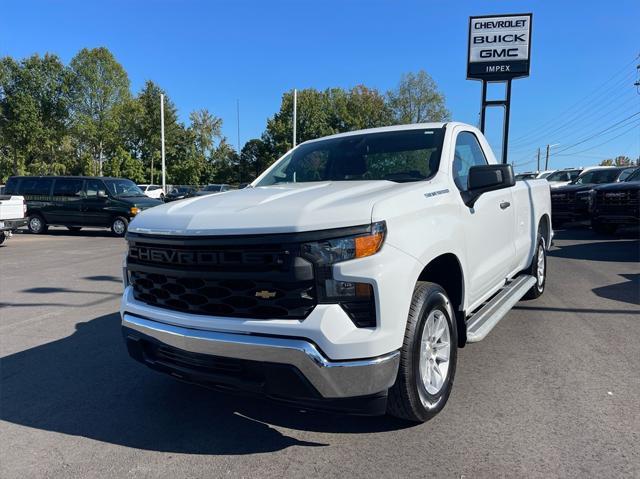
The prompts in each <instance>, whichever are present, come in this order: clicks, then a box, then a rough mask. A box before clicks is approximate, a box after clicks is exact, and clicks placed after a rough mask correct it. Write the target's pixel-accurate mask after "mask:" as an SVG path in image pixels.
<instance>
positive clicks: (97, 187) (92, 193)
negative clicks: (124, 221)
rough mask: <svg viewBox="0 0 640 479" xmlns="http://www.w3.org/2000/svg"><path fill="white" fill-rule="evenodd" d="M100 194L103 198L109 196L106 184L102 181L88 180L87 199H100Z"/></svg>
mask: <svg viewBox="0 0 640 479" xmlns="http://www.w3.org/2000/svg"><path fill="white" fill-rule="evenodd" d="M98 192H101V195H100V196H101V197H105V196H107V187H106V186H105V185H104V183H103V182H102V181H100V180H87V186H86V194H87V198H96V197H98Z"/></svg>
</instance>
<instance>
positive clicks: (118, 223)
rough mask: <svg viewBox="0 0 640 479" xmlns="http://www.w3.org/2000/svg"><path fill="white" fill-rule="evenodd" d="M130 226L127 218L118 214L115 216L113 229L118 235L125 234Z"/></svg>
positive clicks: (112, 224)
mask: <svg viewBox="0 0 640 479" xmlns="http://www.w3.org/2000/svg"><path fill="white" fill-rule="evenodd" d="M128 226H129V221H127V219H126V218H123V217H122V216H118V217H117V218H114V219H113V222H112V223H111V231H112V232H113V234H114V235H116V236H124V235H125V233H126V232H127V227H128Z"/></svg>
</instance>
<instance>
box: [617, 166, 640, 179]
mask: <svg viewBox="0 0 640 479" xmlns="http://www.w3.org/2000/svg"><path fill="white" fill-rule="evenodd" d="M635 171H636V169H635V168H625V169H624V170H622V173H620V176H618V181H627V178H629V176H630V175H631V174H632V173H634V172H635Z"/></svg>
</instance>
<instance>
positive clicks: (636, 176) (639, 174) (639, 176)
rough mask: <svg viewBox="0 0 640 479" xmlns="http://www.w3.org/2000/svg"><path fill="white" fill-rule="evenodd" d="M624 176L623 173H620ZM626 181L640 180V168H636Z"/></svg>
mask: <svg viewBox="0 0 640 479" xmlns="http://www.w3.org/2000/svg"><path fill="white" fill-rule="evenodd" d="M620 176H622V175H620ZM624 181H640V168H636V169H635V170H633V171H632V172H631V174H630V175H629V176H628V177H627V179H626V180H624Z"/></svg>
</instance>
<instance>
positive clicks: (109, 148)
mask: <svg viewBox="0 0 640 479" xmlns="http://www.w3.org/2000/svg"><path fill="white" fill-rule="evenodd" d="M70 69H71V73H72V83H71V85H72V90H71V114H72V119H73V131H74V135H75V136H76V138H77V139H78V141H79V147H80V153H81V154H82V153H84V152H87V153H88V154H89V155H90V156H91V157H92V158H93V159H94V161H95V162H96V164H98V165H99V171H100V170H102V164H101V162H102V160H103V159H104V157H105V154H107V153H110V152H113V151H115V149H116V145H117V130H118V121H117V115H116V111H117V110H116V108H117V107H118V105H120V104H121V103H123V102H124V101H126V100H127V99H128V98H129V96H130V93H129V78H128V76H127V73H126V71H125V70H124V68H123V67H122V65H120V64H119V63H118V62H117V61H116V59H115V58H114V57H113V55H112V54H111V52H110V51H109V50H108V49H106V48H104V47H101V48H94V49H91V50H89V49H87V48H83V49H82V50H80V52H78V54H76V56H75V57H73V59H72V60H71V63H70ZM100 174H101V171H100Z"/></svg>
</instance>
